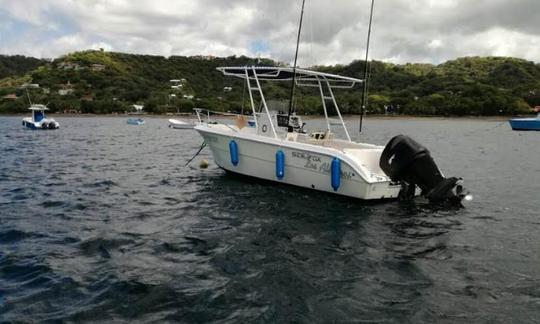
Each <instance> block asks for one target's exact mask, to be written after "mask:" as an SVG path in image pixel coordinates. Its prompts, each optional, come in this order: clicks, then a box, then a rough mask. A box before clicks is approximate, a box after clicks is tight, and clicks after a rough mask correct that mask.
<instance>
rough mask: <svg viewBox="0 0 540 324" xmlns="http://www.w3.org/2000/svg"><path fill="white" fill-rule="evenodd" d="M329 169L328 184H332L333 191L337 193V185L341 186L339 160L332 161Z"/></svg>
mask: <svg viewBox="0 0 540 324" xmlns="http://www.w3.org/2000/svg"><path fill="white" fill-rule="evenodd" d="M330 169H331V170H330V175H331V177H330V178H331V179H330V183H331V184H332V188H334V191H337V190H338V189H339V185H340V184H341V160H340V159H338V158H334V159H333V160H332V166H331V168H330Z"/></svg>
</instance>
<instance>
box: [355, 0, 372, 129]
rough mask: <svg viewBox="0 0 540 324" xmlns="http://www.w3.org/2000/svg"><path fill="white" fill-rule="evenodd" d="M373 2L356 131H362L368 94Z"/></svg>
mask: <svg viewBox="0 0 540 324" xmlns="http://www.w3.org/2000/svg"><path fill="white" fill-rule="evenodd" d="M374 4H375V0H371V11H370V14H369V27H368V35H367V44H366V60H365V61H364V65H365V68H364V90H363V91H362V106H361V108H360V127H359V129H358V132H360V133H362V121H363V119H364V113H365V110H366V105H367V99H368V97H367V95H368V83H369V75H368V69H369V63H368V55H369V40H370V38H371V22H372V21H373V6H374Z"/></svg>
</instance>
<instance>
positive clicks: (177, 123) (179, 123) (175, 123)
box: [169, 119, 195, 129]
mask: <svg viewBox="0 0 540 324" xmlns="http://www.w3.org/2000/svg"><path fill="white" fill-rule="evenodd" d="M169 127H172V128H175V129H193V127H195V123H191V122H185V121H183V120H179V119H169Z"/></svg>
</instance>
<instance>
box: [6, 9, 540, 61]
mask: <svg viewBox="0 0 540 324" xmlns="http://www.w3.org/2000/svg"><path fill="white" fill-rule="evenodd" d="M369 4H370V0H361V1H358V0H335V1H327V0H324V1H323V0H307V1H306V12H305V16H304V26H303V33H302V42H301V50H300V61H299V62H300V64H301V65H303V66H309V65H313V64H335V63H348V62H350V61H351V60H353V59H358V58H362V57H363V55H364V50H365V49H364V47H365V41H366V32H367V21H368V15H369ZM300 5H301V1H300V0H297V1H290V0H274V1H265V0H255V1H254V0H199V1H192V0H183V1H179V0H176V1H173V0H140V1H136V2H135V1H127V0H98V1H90V0H78V1H75V0H68V1H66V0H42V1H40V2H35V1H30V0H0V16H2V17H10V19H12V21H10V22H3V23H2V24H0V40H5V39H8V41H2V42H1V43H0V52H2V53H8V54H15V53H20V54H26V55H34V56H46V57H54V56H58V55H61V54H64V53H65V52H68V51H75V50H82V49H87V48H95V47H98V46H99V47H105V48H107V49H112V50H115V51H123V52H133V53H145V54H155V55H165V56H168V55H196V54H211V55H220V56H222V55H234V54H236V55H250V56H257V55H261V56H270V57H272V58H276V59H279V60H282V61H285V62H290V61H291V60H292V58H293V55H294V45H295V38H296V32H297V28H298V26H297V24H298V18H299V13H300V12H299V10H300ZM58 17H61V20H62V21H64V22H67V24H68V25H69V28H67V27H66V26H65V24H61V23H58V22H56V20H57V18H58ZM539 21H540V1H538V0H513V1H508V0H507V1H502V0H477V1H470V0H392V1H383V0H376V2H375V16H374V26H373V39H372V41H373V42H372V45H373V46H372V48H371V53H372V55H371V57H372V58H373V59H378V60H386V61H392V62H397V63H403V62H430V63H439V62H442V61H445V60H447V59H452V58H455V57H458V56H465V55H508V56H516V57H522V58H525V59H529V60H534V61H539V58H540V46H539V44H540V28H538V27H537V26H536V25H537V24H538V22H539ZM21 23H23V24H26V25H27V26H29V27H28V28H25V30H24V31H17V29H16V28H15V27H13V26H14V24H15V26H16V25H19V24H21ZM3 26H7V27H3ZM63 28H64V29H65V30H63ZM2 32H4V33H6V32H10V33H17V32H19V33H20V34H21V35H20V37H11V38H10V37H6V35H2ZM17 36H19V35H17ZM17 38H18V39H24V38H26V39H27V40H28V42H21V41H13V39H17ZM9 39H11V41H9ZM254 44H259V47H260V48H257V46H254ZM261 44H264V45H265V46H260V45H261Z"/></svg>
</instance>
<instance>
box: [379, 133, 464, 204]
mask: <svg viewBox="0 0 540 324" xmlns="http://www.w3.org/2000/svg"><path fill="white" fill-rule="evenodd" d="M379 166H380V167H381V169H382V170H383V171H384V173H386V175H388V176H389V177H390V179H392V181H396V182H399V183H400V184H401V186H402V188H401V191H400V194H399V196H400V198H401V199H413V198H414V196H415V190H416V186H418V187H419V188H420V189H421V190H422V192H421V195H422V196H424V197H426V198H427V199H428V200H429V201H430V202H433V203H445V202H449V203H459V202H461V200H462V199H463V198H464V197H465V196H466V195H467V194H468V193H467V192H466V190H464V188H463V185H462V181H461V178H456V177H450V178H445V177H444V176H443V174H442V172H441V171H440V170H439V167H437V165H436V164H435V161H434V160H433V158H432V157H431V155H430V153H429V151H428V149H427V148H425V147H423V146H422V145H420V144H418V143H417V142H416V141H414V140H413V139H411V138H410V137H408V136H405V135H398V136H395V137H394V138H392V139H391V140H390V141H389V142H388V144H386V147H385V148H384V150H383V152H382V154H381V158H380V160H379Z"/></svg>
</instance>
